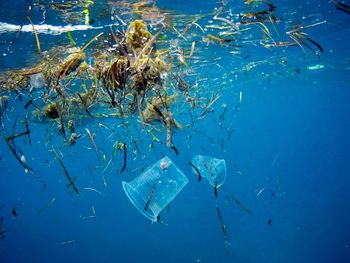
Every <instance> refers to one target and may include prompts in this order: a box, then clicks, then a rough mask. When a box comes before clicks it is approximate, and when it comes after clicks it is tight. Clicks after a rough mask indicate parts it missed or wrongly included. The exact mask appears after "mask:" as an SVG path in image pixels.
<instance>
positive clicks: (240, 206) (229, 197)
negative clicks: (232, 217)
mask: <svg viewBox="0 0 350 263" xmlns="http://www.w3.org/2000/svg"><path fill="white" fill-rule="evenodd" d="M226 200H227V201H228V202H229V203H230V204H231V205H234V204H233V203H232V201H233V202H234V203H235V204H236V205H237V206H238V207H239V208H241V209H242V210H243V211H245V212H247V213H248V214H250V215H252V214H253V212H252V211H251V210H250V209H249V208H247V207H246V206H245V205H244V204H243V203H242V202H241V201H239V200H238V199H237V198H236V197H234V196H233V195H231V194H228V195H226Z"/></svg>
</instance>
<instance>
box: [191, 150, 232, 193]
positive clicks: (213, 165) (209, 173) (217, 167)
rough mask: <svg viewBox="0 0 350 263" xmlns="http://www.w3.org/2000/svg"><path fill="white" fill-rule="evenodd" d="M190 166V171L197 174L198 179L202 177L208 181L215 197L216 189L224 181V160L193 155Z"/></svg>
mask: <svg viewBox="0 0 350 263" xmlns="http://www.w3.org/2000/svg"><path fill="white" fill-rule="evenodd" d="M190 166H191V167H192V171H193V172H194V173H195V174H197V175H198V176H199V178H201V177H203V178H205V179H207V180H208V181H209V183H210V184H211V185H212V186H213V187H214V189H215V195H217V189H218V188H219V187H220V186H221V185H223V184H224V182H225V179H226V163H225V160H224V159H216V158H213V157H209V156H203V155H195V156H194V157H193V159H192V162H191V164H190ZM195 167H196V168H197V169H196V168H195ZM198 180H200V179H198Z"/></svg>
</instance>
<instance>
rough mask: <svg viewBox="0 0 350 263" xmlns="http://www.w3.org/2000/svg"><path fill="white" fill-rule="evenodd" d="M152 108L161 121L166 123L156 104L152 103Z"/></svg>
mask: <svg viewBox="0 0 350 263" xmlns="http://www.w3.org/2000/svg"><path fill="white" fill-rule="evenodd" d="M153 110H154V111H155V112H156V113H157V114H158V115H159V117H160V118H161V119H162V121H163V122H164V124H165V125H166V120H165V117H164V115H163V113H162V112H161V110H160V109H159V108H158V107H157V106H154V105H153Z"/></svg>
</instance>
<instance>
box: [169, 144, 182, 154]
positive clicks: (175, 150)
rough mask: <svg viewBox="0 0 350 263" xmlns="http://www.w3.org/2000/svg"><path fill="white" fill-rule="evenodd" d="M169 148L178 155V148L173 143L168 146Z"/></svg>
mask: <svg viewBox="0 0 350 263" xmlns="http://www.w3.org/2000/svg"><path fill="white" fill-rule="evenodd" d="M170 149H172V150H173V151H174V153H175V154H176V155H179V154H180V152H179V150H178V149H177V148H176V146H175V145H172V146H171V147H170Z"/></svg>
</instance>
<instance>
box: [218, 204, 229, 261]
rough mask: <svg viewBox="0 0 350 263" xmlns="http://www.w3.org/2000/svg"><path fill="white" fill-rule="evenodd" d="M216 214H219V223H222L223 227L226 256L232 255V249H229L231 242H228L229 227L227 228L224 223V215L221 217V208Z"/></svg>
mask: <svg viewBox="0 0 350 263" xmlns="http://www.w3.org/2000/svg"><path fill="white" fill-rule="evenodd" d="M216 212H217V215H218V219H219V223H220V226H221V230H222V233H223V235H224V244H225V250H226V254H227V255H228V254H230V249H229V242H228V233H227V227H226V225H225V223H224V220H223V218H222V215H221V212H220V209H219V207H216Z"/></svg>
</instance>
